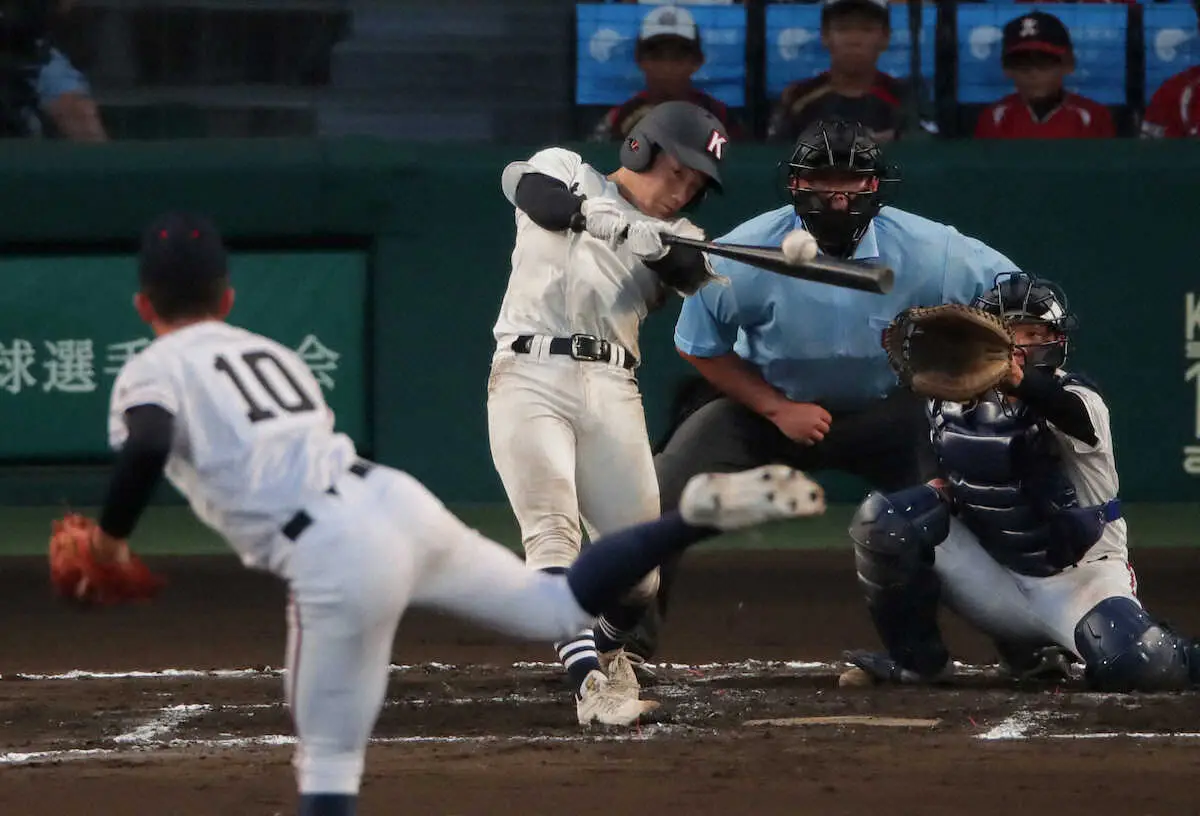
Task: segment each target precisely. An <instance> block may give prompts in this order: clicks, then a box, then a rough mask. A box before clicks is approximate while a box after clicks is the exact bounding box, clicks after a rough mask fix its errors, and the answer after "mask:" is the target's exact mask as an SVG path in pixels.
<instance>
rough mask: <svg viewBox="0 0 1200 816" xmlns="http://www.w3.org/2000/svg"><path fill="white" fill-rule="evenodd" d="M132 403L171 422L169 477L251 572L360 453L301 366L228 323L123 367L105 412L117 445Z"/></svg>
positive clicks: (163, 345)
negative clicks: (160, 411)
mask: <svg viewBox="0 0 1200 816" xmlns="http://www.w3.org/2000/svg"><path fill="white" fill-rule="evenodd" d="M138 405H157V406H161V407H162V408H164V409H165V410H167V411H169V412H170V413H171V414H172V415H173V416H174V417H175V438H174V441H173V444H172V447H171V453H170V456H169V458H168V460H167V466H166V476H167V478H168V479H169V480H170V482H171V484H173V485H174V486H175V488H176V489H178V490H179V492H180V493H182V494H183V495H184V496H185V497H186V498H187V500H188V502H189V503H190V504H191V506H192V509H193V510H194V511H195V513H196V515H197V516H198V517H199V518H200V519H201V521H203V522H204V523H206V524H208V525H209V526H210V527H212V528H213V529H215V530H216V531H217V532H219V533H220V534H221V535H222V536H224V537H225V538H226V539H227V540H228V541H229V542H230V544H231V545H232V546H233V547H234V549H235V550H237V552H238V554H239V555H240V556H241V558H242V560H243V561H244V562H245V563H246V564H247V565H248V566H253V567H259V568H266V567H268V566H269V564H270V562H271V560H272V553H271V552H270V550H271V547H272V546H273V541H274V540H275V539H276V536H277V533H278V532H279V529H280V527H281V526H282V525H283V524H285V523H286V522H287V521H288V519H290V518H291V516H292V515H294V514H295V513H296V512H297V511H298V510H300V509H302V508H303V507H304V506H305V503H306V502H307V501H308V500H309V499H310V498H312V497H313V496H314V495H317V494H320V493H321V492H322V491H324V490H326V489H327V488H329V486H330V485H332V484H333V483H334V481H335V479H336V478H337V477H338V476H339V475H341V474H342V473H344V472H345V470H346V469H347V468H348V467H349V465H350V464H351V462H353V460H354V457H355V450H354V443H353V442H352V441H351V440H350V438H349V437H347V436H345V435H344V434H340V433H335V432H334V430H333V414H332V412H331V411H330V410H329V407H328V406H327V405H326V404H325V400H324V398H323V396H322V394H321V388H320V386H319V385H318V383H317V381H316V379H315V378H314V377H313V375H312V372H311V371H310V370H309V368H308V366H307V365H306V364H305V363H304V361H303V360H302V359H300V357H299V356H297V354H296V353H295V352H294V351H292V350H291V349H288V348H286V347H284V346H282V345H280V344H279V343H276V342H275V341H273V340H270V339H268V338H266V337H262V336H261V335H257V334H254V333H253V332H249V331H246V330H244V329H240V328H237V327H234V326H230V325H228V324H226V323H221V322H217V321H205V322H201V323H196V324H193V325H190V326H187V327H184V328H182V329H179V330H177V331H173V332H171V333H169V334H166V335H163V336H162V337H159V338H158V339H156V340H155V341H154V342H153V343H151V344H150V345H149V346H148V347H147V348H146V349H145V350H143V351H142V352H141V353H140V354H138V355H136V356H135V357H133V358H132V359H130V360H129V361H128V362H126V364H125V365H124V366H123V367H122V369H121V371H120V373H119V374H118V375H117V379H116V382H115V383H114V385H113V391H112V400H111V407H110V411H109V422H108V433H109V442H110V444H111V445H112V446H113V447H114V448H120V447H121V446H122V445H123V444H124V443H125V439H126V434H127V430H126V426H125V421H124V414H125V412H126V411H127V410H129V409H130V408H133V407H135V406H138Z"/></svg>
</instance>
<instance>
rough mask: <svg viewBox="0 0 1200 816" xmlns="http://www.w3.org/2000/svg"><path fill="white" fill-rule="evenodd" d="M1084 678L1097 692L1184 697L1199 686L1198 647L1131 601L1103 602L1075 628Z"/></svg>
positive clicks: (1199, 665)
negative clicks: (1183, 693) (1178, 693)
mask: <svg viewBox="0 0 1200 816" xmlns="http://www.w3.org/2000/svg"><path fill="white" fill-rule="evenodd" d="M1075 649H1076V651H1078V652H1079V655H1080V657H1082V658H1083V662H1084V664H1085V665H1086V666H1087V668H1086V670H1085V672H1084V678H1085V679H1086V680H1087V683H1088V685H1089V686H1091V687H1092V688H1094V689H1096V690H1097V691H1115V692H1129V691H1181V690H1183V689H1186V688H1189V687H1190V686H1193V685H1196V684H1198V683H1200V646H1197V644H1196V643H1195V642H1193V641H1189V640H1187V639H1186V638H1181V637H1180V636H1179V635H1177V634H1175V633H1174V632H1172V631H1171V630H1170V629H1169V628H1167V627H1166V626H1164V625H1162V624H1161V623H1157V622H1155V621H1154V620H1153V619H1152V618H1151V617H1150V616H1149V615H1148V614H1147V613H1146V610H1145V609H1143V608H1142V607H1141V606H1140V605H1139V604H1138V603H1137V601H1134V600H1133V599H1131V598H1124V597H1116V598H1105V599H1104V600H1103V601H1101V602H1100V603H1098V604H1096V605H1095V606H1094V607H1092V609H1091V611H1089V612H1088V613H1087V614H1086V615H1084V616H1083V619H1082V620H1081V621H1079V623H1078V625H1076V627H1075Z"/></svg>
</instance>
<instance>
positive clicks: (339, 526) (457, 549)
mask: <svg viewBox="0 0 1200 816" xmlns="http://www.w3.org/2000/svg"><path fill="white" fill-rule="evenodd" d="M335 487H336V494H324V495H322V496H321V497H320V498H319V499H317V500H315V501H314V502H313V503H312V504H311V505H310V506H309V507H307V508H306V512H307V513H308V514H309V516H310V517H311V519H312V523H311V524H310V525H309V526H308V527H307V528H305V529H304V530H303V532H301V533H299V534H297V535H296V537H295V540H294V543H293V542H284V548H286V550H287V558H286V559H285V560H283V561H281V562H280V563H278V564H277V566H276V571H277V572H278V573H279V574H280V575H281V577H283V578H284V579H286V580H287V581H288V584H289V589H290V599H289V606H288V648H287V676H286V694H287V701H288V706H289V709H290V711H291V714H292V719H293V721H294V724H295V729H296V736H297V743H298V747H297V749H296V753H295V755H294V758H293V765H294V766H295V769H296V775H297V782H298V786H299V789H300V793H301V794H309V793H327V794H356V793H358V789H359V783H360V781H361V777H362V770H363V757H364V754H365V752H366V747H367V740H368V738H369V737H370V734H371V730H372V728H373V727H374V724H375V720H376V717H378V715H379V710H380V707H381V706H382V705H383V699H384V693H385V692H386V690H387V680H388V666H389V664H390V662H391V656H392V640H393V637H394V635H395V633H396V627H397V625H398V624H399V622H400V617H401V615H402V614H403V613H404V610H405V609H406V608H407V607H409V606H410V605H418V606H428V607H433V608H435V609H440V610H442V611H445V612H449V613H452V614H455V615H457V616H459V617H463V618H466V619H468V620H471V621H473V622H475V623H479V624H481V625H484V626H488V627H490V628H492V629H496V630H499V631H502V632H505V633H507V634H510V635H515V636H518V637H522V638H527V639H531V640H543V641H546V642H547V643H549V642H552V641H555V640H562V639H565V638H567V637H570V636H572V635H574V634H575V633H576V632H578V631H580V630H581V629H582V628H584V627H585V626H591V625H592V623H593V618H592V616H590V615H588V614H587V613H586V612H585V611H584V610H583V609H581V608H580V607H579V604H578V603H577V602H576V600H575V596H574V595H573V594H572V592H571V590H570V588H569V587H568V586H567V582H566V580H565V579H564V577H563V576H550V575H546V574H544V573H540V572H533V571H531V570H529V569H526V567H525V564H524V563H523V562H522V561H521V559H520V558H519V557H518V556H517V555H516V554H514V553H513V552H511V551H510V550H508V549H506V548H505V547H503V546H501V545H499V544H496V543H494V542H492V541H490V540H488V539H486V538H484V537H483V536H482V535H480V534H479V533H477V532H475V531H474V530H472V529H470V528H468V527H467V526H466V525H465V524H463V523H462V522H461V521H459V520H458V519H457V518H455V517H454V516H453V515H452V514H451V513H450V511H449V510H447V509H446V507H445V506H444V505H443V504H442V503H441V502H440V501H439V500H438V499H437V498H435V497H434V496H433V494H431V493H430V492H429V491H428V490H426V489H425V488H424V487H423V486H422V485H421V484H420V483H419V482H417V480H416V479H413V478H412V477H411V476H408V475H407V474H404V473H401V472H400V471H396V470H392V469H391V468H387V467H383V466H376V467H374V468H373V469H372V470H371V472H370V474H369V475H368V476H366V477H365V478H361V479H360V478H356V477H350V476H347V477H345V478H343V479H341V480H339V481H338V483H337V484H336V485H335ZM281 536H282V534H281Z"/></svg>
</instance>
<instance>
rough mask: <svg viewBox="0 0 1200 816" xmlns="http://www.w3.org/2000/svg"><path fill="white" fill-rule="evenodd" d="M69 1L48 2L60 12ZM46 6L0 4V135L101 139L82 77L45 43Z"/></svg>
mask: <svg viewBox="0 0 1200 816" xmlns="http://www.w3.org/2000/svg"><path fill="white" fill-rule="evenodd" d="M72 5H74V0H60V2H59V3H58V4H57V5H56V6H55V7H54V8H56V9H57V11H58V12H59V13H66V12H67V11H69V10H70V7H71V6H72ZM49 8H51V6H49V5H42V4H40V3H10V4H6V5H5V6H4V7H3V8H0V41H2V42H3V43H4V48H3V49H2V50H0V136H5V137H9V138H12V137H17V138H36V137H39V136H42V135H45V134H46V125H47V124H49V125H50V126H51V128H52V130H53V131H54V135H57V136H60V137H62V138H65V139H72V140H75V141H93V142H99V141H105V140H107V138H108V137H107V134H106V133H105V130H104V125H103V123H102V122H101V120H100V114H99V111H98V109H97V107H96V103H95V100H93V99H92V96H91V91H90V89H89V87H88V83H87V80H86V79H85V78H84V76H83V74H81V73H80V72H79V71H78V69H76V68H75V66H74V65H72V64H71V61H70V60H69V59H68V58H67V57H66V55H65V54H63V53H62V52H61V51H59V50H58V49H57V48H54V47H53V46H52V45H51V44H50V42H49V22H50V21H49V19H48V17H47V10H48V9H49Z"/></svg>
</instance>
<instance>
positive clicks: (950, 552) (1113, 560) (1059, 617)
mask: <svg viewBox="0 0 1200 816" xmlns="http://www.w3.org/2000/svg"><path fill="white" fill-rule="evenodd" d="M934 552H935V553H936V560H935V562H934V569H935V570H936V572H937V574H938V577H939V578H940V579H941V582H942V598H943V600H944V601H945V602H946V604H947V606H949V607H950V608H951V609H953V610H954V611H956V612H957V613H958V614H960V615H962V616H963V617H964V618H965V619H966V620H968V621H970V622H971V623H972V624H974V625H975V626H976V627H978V628H979V629H980V630H981V631H983V632H984V633H986V634H988V635H991V636H992V637H994V638H997V639H1000V640H1003V641H1005V642H1009V643H1013V644H1020V645H1031V646H1047V645H1052V644H1058V645H1059V646H1062V647H1063V648H1065V649H1068V650H1070V651H1071V652H1072V653H1073V654H1075V655H1076V656H1078V654H1079V653H1078V652H1077V651H1076V649H1075V626H1076V625H1077V624H1078V623H1079V621H1081V620H1082V619H1083V616H1084V615H1086V614H1087V613H1088V612H1089V611H1091V609H1092V607H1094V606H1095V605H1096V604H1098V603H1100V601H1103V600H1104V599H1105V598H1131V599H1132V600H1134V601H1135V602H1136V601H1137V597H1136V593H1137V581H1136V578H1135V576H1134V573H1133V567H1132V566H1130V564H1129V561H1128V559H1126V558H1125V557H1123V555H1122V554H1120V553H1112V552H1109V553H1108V554H1103V553H1101V554H1098V555H1097V556H1095V557H1093V558H1091V559H1090V560H1088V559H1085V560H1083V561H1081V562H1080V563H1079V564H1078V566H1074V567H1069V568H1068V569H1066V570H1064V571H1063V572H1060V573H1058V574H1057V575H1052V576H1050V577H1048V578H1036V577H1033V576H1030V575H1021V574H1020V573H1016V572H1013V571H1012V570H1009V569H1006V568H1005V567H1003V566H1001V565H1000V564H998V563H996V561H995V560H994V559H993V558H992V557H991V556H990V555H988V554H987V551H986V550H984V549H983V547H982V546H980V544H979V540H978V539H977V538H976V537H975V535H974V533H972V532H971V531H970V530H968V529H967V527H966V525H964V524H963V523H962V522H960V521H959V520H958V519H951V521H950V534H949V535H948V536H947V537H946V540H945V541H943V542H942V543H941V544H939V545H938V546H937V548H936V549H935V551H934Z"/></svg>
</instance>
